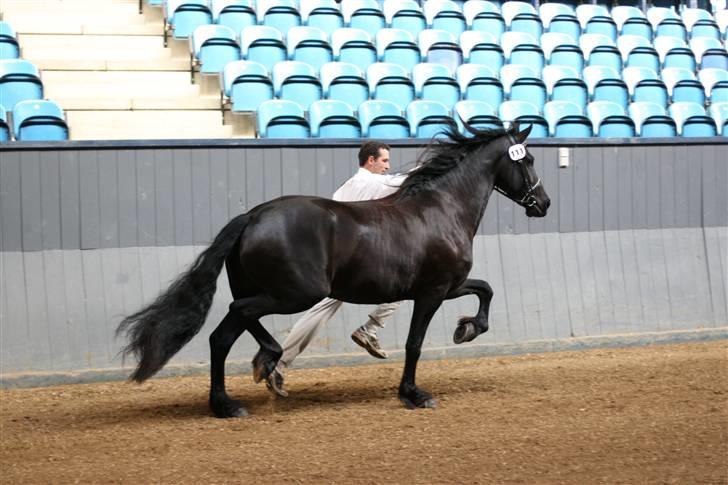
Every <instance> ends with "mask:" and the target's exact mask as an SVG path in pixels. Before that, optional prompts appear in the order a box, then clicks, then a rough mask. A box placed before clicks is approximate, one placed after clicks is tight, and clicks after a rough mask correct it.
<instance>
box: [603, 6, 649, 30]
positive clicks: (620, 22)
mask: <svg viewBox="0 0 728 485" xmlns="http://www.w3.org/2000/svg"><path fill="white" fill-rule="evenodd" d="M611 14H612V18H613V19H614V23H616V24H617V29H618V30H619V31H620V32H621V31H622V28H623V27H624V24H625V22H627V20H629V19H644V20H647V19H646V17H645V14H643V13H642V10H640V9H638V8H637V7H632V6H628V5H619V6H616V7H614V8H612V12H611Z"/></svg>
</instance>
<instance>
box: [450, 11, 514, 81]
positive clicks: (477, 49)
mask: <svg viewBox="0 0 728 485" xmlns="http://www.w3.org/2000/svg"><path fill="white" fill-rule="evenodd" d="M476 1H481V0H476ZM460 46H461V47H462V49H463V59H464V61H465V63H468V64H485V65H487V66H489V67H491V68H492V69H493V70H494V72H499V71H500V68H501V67H503V64H505V56H504V55H503V49H502V48H501V46H500V45H498V41H497V40H496V39H495V37H494V36H493V35H492V34H490V33H488V32H482V31H479V30H468V31H465V32H463V33H462V34H461V35H460Z"/></svg>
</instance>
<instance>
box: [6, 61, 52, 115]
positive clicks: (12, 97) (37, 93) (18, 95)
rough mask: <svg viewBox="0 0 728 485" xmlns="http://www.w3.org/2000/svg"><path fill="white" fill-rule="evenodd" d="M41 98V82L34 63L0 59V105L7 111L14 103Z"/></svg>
mask: <svg viewBox="0 0 728 485" xmlns="http://www.w3.org/2000/svg"><path fill="white" fill-rule="evenodd" d="M42 98H43V83H42V82H41V79H40V71H39V70H38V68H37V67H35V64H33V63H31V62H29V61H26V60H24V59H6V60H0V106H2V107H4V108H5V109H6V110H7V111H8V112H10V111H12V110H13V108H14V107H15V105H16V103H18V102H20V101H25V100H28V99H42Z"/></svg>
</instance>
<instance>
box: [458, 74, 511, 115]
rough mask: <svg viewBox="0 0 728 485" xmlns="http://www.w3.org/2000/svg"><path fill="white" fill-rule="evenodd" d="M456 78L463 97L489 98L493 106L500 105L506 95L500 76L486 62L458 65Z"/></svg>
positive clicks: (467, 98)
mask: <svg viewBox="0 0 728 485" xmlns="http://www.w3.org/2000/svg"><path fill="white" fill-rule="evenodd" d="M456 78H457V81H458V84H459V85H460V97H461V99H465V100H488V101H487V102H488V103H489V104H490V105H491V106H498V105H499V104H500V103H501V102H502V101H503V98H504V97H505V92H504V90H503V85H502V84H501V82H500V81H499V80H498V76H497V75H496V74H495V72H494V71H493V70H492V69H491V68H490V66H487V65H485V64H463V65H462V66H460V67H458V69H457V71H456Z"/></svg>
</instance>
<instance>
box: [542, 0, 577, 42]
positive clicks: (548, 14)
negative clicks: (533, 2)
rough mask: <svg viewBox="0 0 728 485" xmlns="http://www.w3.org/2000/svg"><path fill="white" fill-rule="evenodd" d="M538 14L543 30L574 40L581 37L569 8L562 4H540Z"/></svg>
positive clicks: (574, 17) (574, 15) (573, 13)
mask: <svg viewBox="0 0 728 485" xmlns="http://www.w3.org/2000/svg"><path fill="white" fill-rule="evenodd" d="M539 12H540V14H541V20H542V21H543V27H544V30H546V31H548V32H551V33H560V34H566V35H569V36H570V37H571V38H572V39H574V40H576V39H578V38H579V37H580V36H581V25H580V24H579V20H578V19H577V18H576V13H575V11H574V9H573V8H572V7H571V6H569V5H565V4H563V3H542V4H541V6H540V7H539ZM544 50H545V48H544Z"/></svg>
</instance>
